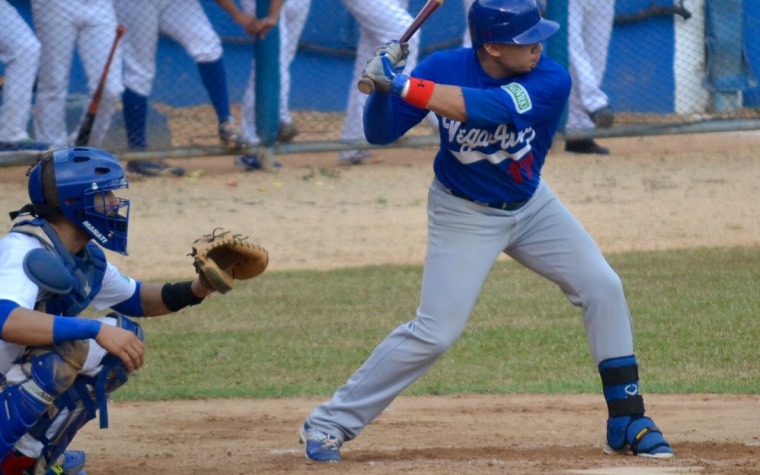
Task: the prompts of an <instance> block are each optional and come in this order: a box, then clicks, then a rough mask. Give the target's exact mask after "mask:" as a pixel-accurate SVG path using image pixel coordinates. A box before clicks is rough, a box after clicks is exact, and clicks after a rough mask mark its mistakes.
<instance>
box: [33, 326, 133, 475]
mask: <svg viewBox="0 0 760 475" xmlns="http://www.w3.org/2000/svg"><path fill="white" fill-rule="evenodd" d="M108 317H111V318H113V319H114V320H116V326H118V327H120V328H124V329H125V330H130V331H132V332H133V333H135V334H136V335H137V336H138V337H139V338H140V339H141V340H144V339H145V337H144V335H143V331H142V327H140V325H139V324H137V323H135V322H134V321H132V320H130V319H129V318H127V317H124V316H122V315H119V314H116V313H113V314H109V315H108ZM100 364H101V369H100V371H99V372H98V374H97V375H96V376H85V375H79V376H78V377H77V378H76V380H75V381H74V384H73V385H71V387H70V388H69V389H68V390H66V391H65V392H64V393H63V394H61V395H60V396H59V397H58V398H56V400H55V404H54V405H53V406H52V407H51V408H50V409H49V410H48V411H47V412H46V413H45V414H44V415H43V416H42V417H41V418H40V419H39V421H38V422H37V424H35V425H34V427H32V428H31V429H30V430H29V435H30V436H31V437H33V438H34V439H36V440H38V441H39V442H40V443H41V444H42V446H43V449H42V453H41V454H40V456H39V458H38V460H37V464H36V467H41V468H40V469H45V470H48V471H50V470H55V468H56V467H57V464H60V460H61V458H62V457H64V458H65V457H69V458H71V455H72V454H73V453H75V452H70V451H67V450H66V449H67V447H68V446H69V444H70V443H71V441H72V440H73V439H74V436H76V434H77V432H79V430H80V429H81V428H82V427H84V425H85V424H87V423H88V422H89V421H91V420H92V419H94V418H95V416H96V415H97V412H98V410H99V411H100V427H101V428H106V427H108V406H107V402H108V396H109V395H110V394H111V393H112V392H114V391H115V390H116V389H118V388H120V387H121V386H123V385H124V384H125V383H126V382H127V380H128V379H129V378H128V375H127V371H126V369H125V368H124V365H123V363H122V362H121V360H120V359H119V358H117V357H116V356H115V355H112V354H110V353H109V354H106V355H105V356H104V357H103V359H102V360H101V362H100ZM67 460H68V459H67ZM82 464H83V462H82ZM35 473H37V472H35ZM40 473H47V472H40ZM72 473H78V472H72Z"/></svg>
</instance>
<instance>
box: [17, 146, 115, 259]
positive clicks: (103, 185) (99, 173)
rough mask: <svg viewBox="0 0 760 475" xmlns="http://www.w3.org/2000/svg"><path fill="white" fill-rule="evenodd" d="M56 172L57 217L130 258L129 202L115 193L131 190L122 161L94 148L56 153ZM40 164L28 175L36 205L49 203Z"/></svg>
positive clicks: (106, 246) (71, 148) (64, 150)
mask: <svg viewBox="0 0 760 475" xmlns="http://www.w3.org/2000/svg"><path fill="white" fill-rule="evenodd" d="M48 160H50V161H52V165H53V167H54V169H55V185H56V190H57V193H58V206H59V209H60V211H59V212H58V214H61V215H63V216H64V217H66V218H68V219H69V220H71V221H73V222H74V223H76V224H77V225H79V227H80V228H81V229H82V230H84V231H85V232H86V233H87V234H89V235H90V236H92V238H93V239H95V240H96V241H97V242H98V244H100V245H101V246H103V247H104V248H106V249H109V250H111V251H115V252H118V253H121V254H124V255H127V231H128V227H129V200H127V199H123V198H119V197H117V195H116V194H114V191H116V190H120V189H126V188H128V187H129V183H128V182H127V178H126V176H125V174H124V168H122V166H121V164H120V163H119V161H118V160H117V159H116V157H114V156H113V155H111V154H110V153H107V152H105V151H103V150H100V149H97V148H94V147H69V148H63V149H60V150H56V151H55V152H53V154H52V156H51V157H49V158H48ZM43 164H44V161H40V162H39V163H38V164H37V165H36V166H35V167H34V168H32V170H31V171H30V173H29V197H30V198H31V200H32V204H34V205H43V206H44V205H50V204H52V203H46V202H45V201H46V200H45V194H44V192H43V184H42V167H43Z"/></svg>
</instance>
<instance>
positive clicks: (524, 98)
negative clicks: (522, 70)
mask: <svg viewBox="0 0 760 475" xmlns="http://www.w3.org/2000/svg"><path fill="white" fill-rule="evenodd" d="M501 88H502V89H504V90H505V91H506V92H507V94H509V97H511V98H512V102H514V103H515V109H517V113H518V114H522V113H523V112H528V111H529V110H531V109H532V108H533V103H531V102H530V96H529V95H528V91H527V90H526V89H525V88H524V87H523V86H522V84H518V83H516V82H513V83H510V84H507V85H505V86H501Z"/></svg>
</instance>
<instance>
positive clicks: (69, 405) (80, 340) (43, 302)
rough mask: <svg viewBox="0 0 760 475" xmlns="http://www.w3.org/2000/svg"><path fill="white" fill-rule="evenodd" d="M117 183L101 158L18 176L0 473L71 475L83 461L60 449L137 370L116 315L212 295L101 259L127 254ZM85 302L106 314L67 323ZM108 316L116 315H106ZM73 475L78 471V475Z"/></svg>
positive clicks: (0, 347)
mask: <svg viewBox="0 0 760 475" xmlns="http://www.w3.org/2000/svg"><path fill="white" fill-rule="evenodd" d="M127 186H128V183H127V180H126V177H125V174H124V169H123V168H122V166H121V165H120V164H119V162H118V160H117V159H116V158H115V157H114V156H113V155H110V154H108V153H106V152H104V151H102V150H100V149H96V148H90V147H75V148H62V149H58V150H56V151H54V152H49V153H47V154H46V155H45V156H44V157H43V159H42V160H40V161H39V162H38V163H37V164H35V165H34V166H33V167H32V168H31V169H30V173H29V183H28V189H29V197H30V200H31V203H30V204H28V205H26V206H24V207H23V208H21V209H20V210H18V211H14V212H12V213H11V218H12V219H16V217H22V218H23V219H20V220H18V221H16V222H15V223H14V225H13V228H12V229H11V232H10V233H8V234H7V235H6V236H4V237H3V238H2V239H0V400H2V401H3V405H4V407H5V410H2V411H0V473H2V474H4V475H24V474H28V473H39V474H72V475H74V474H80V471H81V470H82V469H83V467H84V462H85V457H84V452H81V451H67V450H66V448H67V445H68V444H69V442H71V440H72V439H73V438H74V436H75V435H76V433H77V432H78V431H79V429H81V428H82V426H84V424H86V423H87V422H88V421H89V420H91V419H92V418H94V417H95V413H96V410H97V411H98V412H100V414H101V427H103V426H104V424H107V418H104V415H105V412H104V411H105V408H106V400H107V397H108V394H110V393H112V392H113V391H114V390H116V389H117V388H119V387H120V386H122V385H123V384H124V383H126V381H127V379H128V376H129V373H130V372H132V371H134V370H136V369H138V368H140V367H141V366H142V364H143V362H144V353H145V347H144V345H143V332H142V329H141V328H140V325H138V324H137V323H136V322H135V321H133V320H132V319H130V318H128V317H126V316H125V315H128V316H130V317H142V316H156V315H165V314H168V313H170V312H176V311H178V310H180V309H182V308H184V307H186V306H188V305H195V304H198V303H200V302H201V301H203V299H204V298H205V297H206V296H207V295H208V294H210V293H211V292H212V289H209V288H208V287H206V286H204V285H203V283H201V280H200V279H199V278H196V279H195V280H193V281H187V282H179V283H167V284H159V283H148V282H139V281H136V280H134V279H132V278H131V277H128V276H126V275H124V274H122V273H120V272H119V270H118V269H117V268H116V267H114V266H113V265H112V264H110V263H109V262H107V260H106V256H105V253H104V252H103V249H108V250H110V251H114V252H118V253H121V254H126V253H127V231H128V225H129V200H126V199H123V198H120V197H118V196H117V195H116V193H121V192H123V191H124V189H125V188H127ZM89 305H92V306H93V308H96V309H98V310H101V311H103V310H106V309H110V310H112V312H111V313H109V314H108V315H107V316H105V317H102V318H97V319H90V318H76V316H77V315H79V314H80V312H82V311H83V310H84V309H85V308H87V307H88V306H89ZM116 312H118V313H116ZM81 474H84V472H83V471H81Z"/></svg>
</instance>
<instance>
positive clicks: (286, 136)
mask: <svg viewBox="0 0 760 475" xmlns="http://www.w3.org/2000/svg"><path fill="white" fill-rule="evenodd" d="M296 135H298V129H297V128H296V126H295V125H293V124H289V123H286V122H280V129H279V130H278V131H277V141H278V142H282V143H287V142H290V141H291V140H293V139H294V138H296Z"/></svg>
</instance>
